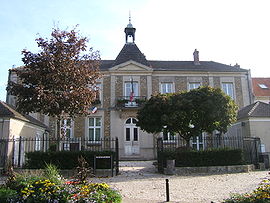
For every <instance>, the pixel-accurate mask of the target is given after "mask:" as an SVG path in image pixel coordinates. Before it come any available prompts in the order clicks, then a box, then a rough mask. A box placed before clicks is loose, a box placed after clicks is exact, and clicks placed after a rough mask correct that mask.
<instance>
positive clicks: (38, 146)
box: [35, 133, 41, 151]
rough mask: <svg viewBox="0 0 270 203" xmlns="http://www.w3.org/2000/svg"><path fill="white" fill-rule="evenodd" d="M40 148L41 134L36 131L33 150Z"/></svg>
mask: <svg viewBox="0 0 270 203" xmlns="http://www.w3.org/2000/svg"><path fill="white" fill-rule="evenodd" d="M40 150H41V135H40V134H39V133H37V134H36V137H35V151H40Z"/></svg>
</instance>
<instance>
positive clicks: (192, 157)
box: [159, 148, 244, 167]
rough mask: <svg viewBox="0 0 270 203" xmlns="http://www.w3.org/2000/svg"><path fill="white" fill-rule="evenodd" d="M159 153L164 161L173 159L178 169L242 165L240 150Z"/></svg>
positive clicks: (222, 149) (224, 149)
mask: <svg viewBox="0 0 270 203" xmlns="http://www.w3.org/2000/svg"><path fill="white" fill-rule="evenodd" d="M160 153H161V154H159V155H160V156H163V158H164V160H167V159H175V165H176V166H178V167H198V166H229V165H240V164H243V163H244V162H243V152H242V150H241V149H228V148H221V149H207V150H204V151H195V150H187V151H186V150H176V151H170V150H167V151H164V152H163V153H162V152H160ZM164 163H166V162H164Z"/></svg>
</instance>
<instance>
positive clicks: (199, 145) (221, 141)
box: [155, 135, 261, 172]
mask: <svg viewBox="0 0 270 203" xmlns="http://www.w3.org/2000/svg"><path fill="white" fill-rule="evenodd" d="M169 138H170V139H169ZM155 143H156V146H155V148H156V152H157V161H158V170H159V172H163V170H164V169H163V163H164V161H165V160H163V156H161V153H162V152H163V151H170V150H172V151H174V150H180V149H181V148H186V147H189V148H193V149H195V150H207V149H218V148H230V149H242V150H243V158H244V161H245V162H246V163H247V164H254V165H255V166H257V165H258V164H259V155H260V154H261V148H260V144H261V143H260V138H258V137H242V136H223V135H213V136H203V135H202V136H197V137H192V138H191V139H190V140H189V141H188V142H187V141H186V140H184V139H183V138H182V137H180V136H173V137H167V139H163V138H157V139H156V142H155Z"/></svg>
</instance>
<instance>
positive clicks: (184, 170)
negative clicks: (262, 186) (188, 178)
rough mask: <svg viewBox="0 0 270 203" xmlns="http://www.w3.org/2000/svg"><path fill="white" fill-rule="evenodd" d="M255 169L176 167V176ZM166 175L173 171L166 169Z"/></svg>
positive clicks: (252, 168)
mask: <svg viewBox="0 0 270 203" xmlns="http://www.w3.org/2000/svg"><path fill="white" fill-rule="evenodd" d="M254 169H255V167H254V165H234V166H204V167H175V169H174V174H175V175H188V174H200V173H209V174H222V173H242V172H250V171H253V170H254ZM164 173H165V174H167V175H172V174H171V169H168V170H167V168H165V169H164Z"/></svg>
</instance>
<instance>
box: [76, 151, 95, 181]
mask: <svg viewBox="0 0 270 203" xmlns="http://www.w3.org/2000/svg"><path fill="white" fill-rule="evenodd" d="M78 163H79V165H78V166H77V178H78V180H79V182H80V183H83V182H85V180H86V178H87V176H88V175H89V174H90V173H92V170H93V169H92V168H90V167H89V164H88V163H87V161H86V160H85V159H84V158H83V156H80V157H78ZM91 175H93V174H91Z"/></svg>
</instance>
